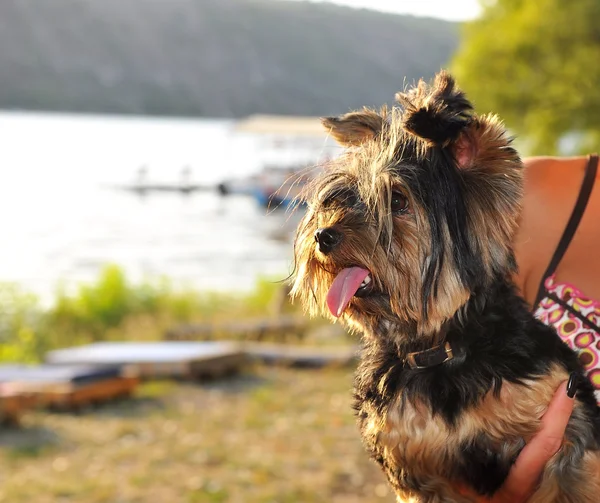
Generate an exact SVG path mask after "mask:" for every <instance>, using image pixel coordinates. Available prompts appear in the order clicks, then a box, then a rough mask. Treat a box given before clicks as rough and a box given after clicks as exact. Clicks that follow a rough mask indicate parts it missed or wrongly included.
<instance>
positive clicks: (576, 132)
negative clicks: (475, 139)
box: [451, 0, 600, 154]
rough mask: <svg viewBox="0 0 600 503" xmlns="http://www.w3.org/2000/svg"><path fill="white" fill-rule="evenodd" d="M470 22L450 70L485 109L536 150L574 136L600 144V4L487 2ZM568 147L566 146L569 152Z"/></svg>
mask: <svg viewBox="0 0 600 503" xmlns="http://www.w3.org/2000/svg"><path fill="white" fill-rule="evenodd" d="M483 7H484V10H483V14H482V16H481V17H480V18H479V19H476V20H475V21H473V22H470V23H467V24H466V25H465V26H464V27H463V29H464V33H463V38H462V41H461V44H460V47H459V50H458V53H457V54H456V56H455V59H454V60H453V62H452V64H451V66H452V70H453V72H454V73H455V75H456V77H457V80H458V82H459V83H460V85H461V87H462V88H463V89H465V91H466V92H467V93H468V94H469V96H470V97H471V98H472V99H473V101H474V102H475V105H476V107H477V109H478V110H480V111H482V112H488V111H490V112H494V113H498V114H499V115H500V116H501V117H502V118H503V119H504V120H505V122H506V123H507V125H508V127H509V128H510V129H511V130H513V131H514V132H516V133H517V134H518V135H519V136H521V137H523V139H524V140H525V142H524V143H523V147H522V148H524V149H526V150H529V151H530V152H531V153H543V154H555V153H558V152H559V151H560V150H561V144H560V140H561V139H562V138H564V137H565V135H567V134H570V135H571V138H570V139H571V141H572V142H573V147H571V149H570V150H573V151H581V150H587V149H589V148H590V145H591V144H592V143H593V142H594V141H597V140H598V139H600V87H599V86H598V82H600V67H598V65H597V64H596V62H597V61H599V60H600V31H599V29H598V19H600V2H598V1H597V0H578V1H577V2H565V1H563V0H537V1H535V2H533V1H530V0H495V1H494V0H488V1H484V2H483ZM563 150H564V149H563Z"/></svg>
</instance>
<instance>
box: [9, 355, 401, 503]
mask: <svg viewBox="0 0 600 503" xmlns="http://www.w3.org/2000/svg"><path fill="white" fill-rule="evenodd" d="M351 384H352V371H351V370H348V369H326V370H319V371H300V370H293V369H285V368H276V367H271V368H269V367H262V366H259V367H256V368H253V369H250V370H249V371H248V372H247V373H245V374H243V375H241V376H238V377H235V378H230V379H227V380H224V381H215V382H212V383H201V384H193V383H177V384H176V383H172V382H168V381H163V382H149V383H146V384H143V385H142V386H141V387H140V389H139V391H138V393H137V394H136V396H135V397H134V399H133V400H130V401H124V402H120V403H117V404H110V405H105V406H103V407H100V408H98V409H95V410H90V411H86V412H83V413H80V414H79V415H69V414H51V413H46V412H42V411H38V412H33V413H31V414H28V415H27V416H26V417H25V419H24V423H23V425H22V427H21V429H20V430H12V431H3V432H1V433H0V473H2V483H1V484H0V502H10V503H25V502H28V503H29V502H32V501H35V502H36V503H50V502H53V503H54V502H69V503H72V502H77V503H79V502H81V503H100V502H106V503H108V502H110V503H116V502H119V503H146V502H147V503H157V502H169V503H170V502H173V503H177V502H183V503H221V502H231V503H238V502H239V503H288V502H289V503H292V502H294V503H295V502H303V503H304V502H311V503H312V502H314V503H320V502H327V503H336V502H340V503H341V502H344V503H354V502H356V503H358V502H361V503H375V502H390V503H391V502H393V501H394V498H393V497H392V496H391V494H390V493H389V491H388V488H387V485H386V483H385V481H384V478H383V475H382V474H381V473H380V471H379V469H378V468H377V467H376V466H375V464H374V463H373V462H371V461H370V460H369V459H368V456H367V454H366V453H365V451H364V450H363V447H362V445H361V442H360V439H359V434H358V430H357V427H356V425H355V422H354V417H353V414H352V411H351V403H350V400H351Z"/></svg>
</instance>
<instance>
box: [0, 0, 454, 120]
mask: <svg viewBox="0 0 600 503" xmlns="http://www.w3.org/2000/svg"><path fill="white" fill-rule="evenodd" d="M457 28H458V27H457V25H456V24H454V23H450V22H446V21H441V20H435V19H425V18H415V17H410V16H399V15H392V14H383V13H378V12H373V11H367V10H354V9H350V8H346V7H340V6H335V5H331V4H323V3H308V2H291V1H276V0H2V1H1V2H0V108H4V109H32V110H62V111H75V112H99V113H118V114H151V115H180V116H206V117H240V116H245V115H248V114H252V113H272V114H299V115H324V114H335V113H340V112H344V111H347V110H348V109H350V108H356V107H358V106H362V105H373V106H378V105H380V104H381V103H383V102H391V100H392V99H393V96H394V93H395V92H396V91H398V90H399V89H400V88H402V87H403V86H404V85H405V84H407V83H410V82H413V80H415V79H418V78H419V77H426V78H429V77H431V76H432V75H433V74H434V72H436V71H437V70H438V69H439V68H440V67H442V66H444V65H445V64H446V63H447V61H448V60H449V58H450V56H451V55H452V53H453V52H454V50H455V48H456V47H457V44H458V29H457Z"/></svg>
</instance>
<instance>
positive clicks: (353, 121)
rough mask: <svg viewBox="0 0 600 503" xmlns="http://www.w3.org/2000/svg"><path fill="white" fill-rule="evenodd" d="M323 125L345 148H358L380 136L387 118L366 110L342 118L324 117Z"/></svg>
mask: <svg viewBox="0 0 600 503" xmlns="http://www.w3.org/2000/svg"><path fill="white" fill-rule="evenodd" d="M321 123H322V124H323V126H324V127H325V129H326V130H327V132H328V133H329V134H331V136H333V137H334V138H335V140H336V141H337V142H338V143H339V144H340V145H343V146H344V147H351V146H357V145H360V144H362V143H364V142H365V141H368V140H372V139H374V138H375V137H376V136H378V135H379V134H380V133H381V132H382V130H383V128H384V127H385V124H386V121H385V118H384V117H383V116H382V115H380V114H378V113H377V112H375V111H374V110H369V109H368V108H365V109H363V110H361V111H360V112H350V113H347V114H345V115H342V116H340V117H323V118H322V119H321Z"/></svg>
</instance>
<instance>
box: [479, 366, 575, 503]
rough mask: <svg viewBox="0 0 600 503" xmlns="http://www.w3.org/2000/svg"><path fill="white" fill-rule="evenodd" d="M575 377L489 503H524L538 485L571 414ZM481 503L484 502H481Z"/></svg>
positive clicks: (555, 399) (557, 395) (559, 394)
mask: <svg viewBox="0 0 600 503" xmlns="http://www.w3.org/2000/svg"><path fill="white" fill-rule="evenodd" d="M577 381H578V375H577V374H576V373H575V372H574V373H572V374H571V376H570V377H569V381H568V383H566V382H564V383H562V384H561V385H560V386H559V387H558V389H557V390H556V392H555V393H554V397H553V398H552V401H551V402H550V405H549V406H548V410H547V411H546V413H545V414H544V417H542V427H541V429H540V431H539V432H538V433H537V434H536V435H535V436H534V437H533V438H532V439H531V440H530V441H529V443H527V445H526V446H525V447H524V448H523V450H522V451H521V453H520V454H519V457H518V458H517V460H516V461H515V464H514V465H513V466H512V468H511V470H510V472H509V474H508V477H507V479H506V481H505V482H504V485H503V486H502V487H501V488H500V489H499V490H498V491H497V492H496V494H494V496H493V497H492V498H491V499H489V500H483V501H486V502H488V503H526V502H527V500H528V499H529V497H530V496H531V494H532V493H533V492H534V490H535V487H536V485H537V483H538V481H539V478H540V476H541V475H542V472H543V471H544V467H545V466H546V463H547V462H548V461H549V460H550V458H552V456H554V454H556V452H557V451H558V449H560V446H561V445H562V440H563V435H564V433H565V428H566V427H567V423H568V422H569V418H570V417H571V413H572V412H573V406H574V403H575V400H573V397H574V396H575V391H576V390H577ZM482 503H483V502H482Z"/></svg>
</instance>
